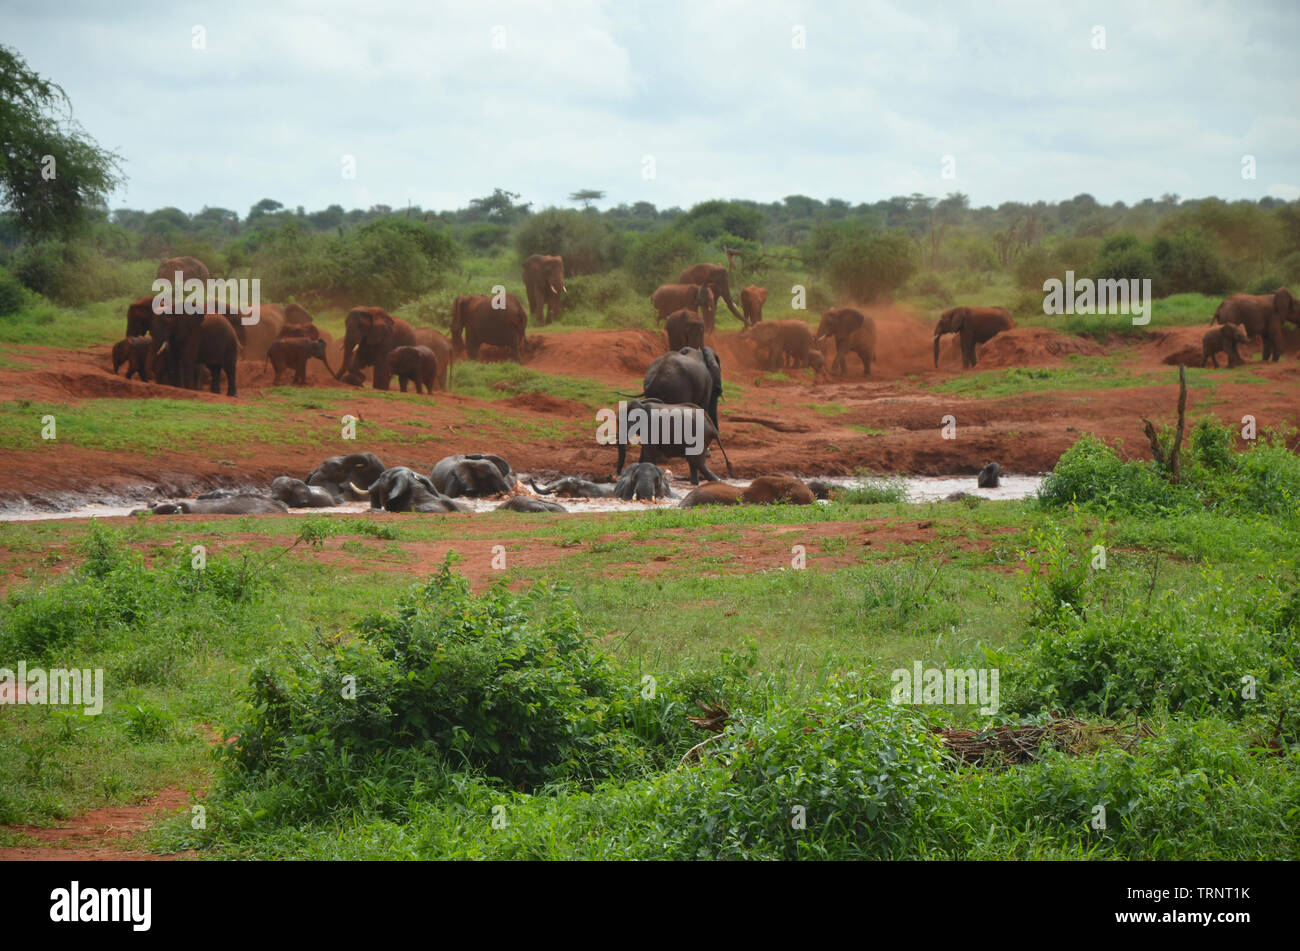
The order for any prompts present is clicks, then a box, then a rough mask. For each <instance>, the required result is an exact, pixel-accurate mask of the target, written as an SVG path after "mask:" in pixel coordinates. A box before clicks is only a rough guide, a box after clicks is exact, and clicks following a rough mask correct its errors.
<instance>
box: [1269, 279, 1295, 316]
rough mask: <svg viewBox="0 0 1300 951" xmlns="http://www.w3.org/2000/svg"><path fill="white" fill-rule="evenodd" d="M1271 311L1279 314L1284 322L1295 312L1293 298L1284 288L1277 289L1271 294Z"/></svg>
mask: <svg viewBox="0 0 1300 951" xmlns="http://www.w3.org/2000/svg"><path fill="white" fill-rule="evenodd" d="M1273 309H1274V310H1275V311H1277V312H1278V313H1279V314H1281V315H1282V318H1283V319H1284V320H1285V319H1286V318H1287V317H1289V316H1290V315H1291V312H1292V311H1294V310H1295V298H1294V297H1292V296H1291V292H1290V291H1289V290H1287V289H1286V288H1285V287H1279V288H1278V289H1277V290H1276V291H1274V292H1273Z"/></svg>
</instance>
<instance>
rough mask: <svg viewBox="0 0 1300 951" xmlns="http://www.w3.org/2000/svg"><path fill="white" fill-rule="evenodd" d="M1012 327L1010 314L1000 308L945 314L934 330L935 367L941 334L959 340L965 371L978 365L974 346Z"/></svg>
mask: <svg viewBox="0 0 1300 951" xmlns="http://www.w3.org/2000/svg"><path fill="white" fill-rule="evenodd" d="M1015 325H1016V324H1015V321H1013V320H1012V319H1011V312H1010V311H1008V310H1006V308H1003V307H954V308H952V309H951V310H945V311H944V312H943V313H942V314H940V315H939V322H938V323H937V324H935V326H934V365H935V366H936V367H937V366H938V365H939V338H940V337H942V336H943V335H944V334H959V335H960V336H961V366H962V369H963V370H965V369H969V368H970V367H973V366H975V364H976V363H978V362H979V360H978V359H977V358H976V356H975V346H976V344H981V343H984V342H985V341H988V340H992V339H993V338H994V337H996V336H997V335H998V334H1000V333H1002V331H1004V330H1010V329H1011V328H1012V327H1014V326H1015Z"/></svg>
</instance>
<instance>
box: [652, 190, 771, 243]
mask: <svg viewBox="0 0 1300 951" xmlns="http://www.w3.org/2000/svg"><path fill="white" fill-rule="evenodd" d="M674 227H676V228H679V229H681V230H683V231H686V232H688V233H690V234H692V235H694V236H695V237H696V238H698V239H699V240H700V241H702V242H705V243H708V242H711V241H716V240H717V239H719V238H725V237H732V238H735V239H739V241H740V242H753V241H757V240H758V239H760V238H761V237H762V236H763V212H762V211H761V210H759V209H758V208H755V207H753V206H751V205H748V204H742V203H740V202H736V201H721V200H715V201H703V202H700V203H699V204H698V205H695V206H694V207H692V208H691V210H690V211H688V212H687V213H686V214H684V215H683V216H682V217H681V218H679V219H678V220H677V221H676V222H675V225H674ZM723 243H725V242H723Z"/></svg>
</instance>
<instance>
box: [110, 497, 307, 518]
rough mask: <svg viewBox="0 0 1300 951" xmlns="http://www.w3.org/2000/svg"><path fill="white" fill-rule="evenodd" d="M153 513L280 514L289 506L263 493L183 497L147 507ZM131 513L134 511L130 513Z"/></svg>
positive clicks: (287, 509)
mask: <svg viewBox="0 0 1300 951" xmlns="http://www.w3.org/2000/svg"><path fill="white" fill-rule="evenodd" d="M136 511H150V512H152V513H153V514H154V515H282V514H284V513H285V512H287V511H289V506H287V505H285V504H284V503H283V502H280V501H277V500H276V499H268V498H267V497H266V496H264V495H232V496H224V497H222V498H216V499H184V500H182V501H180V502H157V503H155V504H153V505H151V506H149V508H148V509H137V510H136ZM131 514H132V515H134V514H135V512H132V513H131Z"/></svg>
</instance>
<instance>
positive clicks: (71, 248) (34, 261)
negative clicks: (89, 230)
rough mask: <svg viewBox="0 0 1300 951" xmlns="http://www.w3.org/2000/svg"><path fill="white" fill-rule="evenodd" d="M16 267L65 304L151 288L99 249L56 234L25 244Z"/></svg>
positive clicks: (42, 291)
mask: <svg viewBox="0 0 1300 951" xmlns="http://www.w3.org/2000/svg"><path fill="white" fill-rule="evenodd" d="M13 270H14V274H15V276H17V278H18V279H19V280H20V281H22V283H23V284H24V285H26V286H27V288H28V289H30V290H33V291H35V292H36V293H38V294H42V295H44V296H45V297H48V298H50V299H51V300H55V301H58V302H60V303H63V304H85V303H87V302H89V301H97V300H105V299H107V298H112V297H126V296H128V295H129V296H138V295H139V294H142V293H144V292H146V291H148V289H149V285H148V284H140V283H137V282H136V281H135V280H133V275H132V274H131V273H130V272H128V271H126V270H124V269H123V268H122V267H121V266H120V265H119V263H118V262H116V261H114V260H112V259H111V258H109V257H108V256H107V255H105V254H103V253H102V252H101V251H99V250H98V249H96V248H94V247H92V246H89V245H86V244H84V243H78V242H67V241H62V240H59V239H54V238H51V239H49V240H46V241H38V242H35V243H33V244H28V245H25V246H24V247H23V248H22V250H21V251H19V253H18V254H17V255H16V256H15V258H14V262H13Z"/></svg>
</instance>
